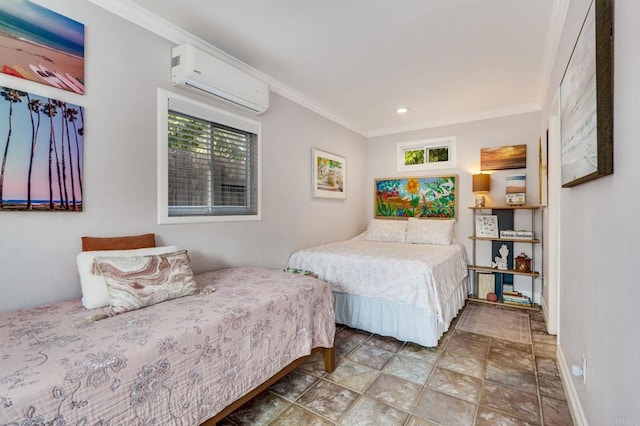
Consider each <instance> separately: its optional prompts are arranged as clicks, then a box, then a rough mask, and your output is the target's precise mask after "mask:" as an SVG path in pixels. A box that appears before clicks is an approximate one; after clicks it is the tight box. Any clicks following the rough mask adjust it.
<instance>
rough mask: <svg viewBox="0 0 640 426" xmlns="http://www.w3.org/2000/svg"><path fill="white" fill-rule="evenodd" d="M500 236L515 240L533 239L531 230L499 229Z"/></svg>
mask: <svg viewBox="0 0 640 426" xmlns="http://www.w3.org/2000/svg"><path fill="white" fill-rule="evenodd" d="M500 238H510V239H515V240H533V232H532V231H513V230H502V231H500Z"/></svg>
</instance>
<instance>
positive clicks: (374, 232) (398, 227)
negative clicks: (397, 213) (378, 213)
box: [364, 219, 407, 243]
mask: <svg viewBox="0 0 640 426" xmlns="http://www.w3.org/2000/svg"><path fill="white" fill-rule="evenodd" d="M406 236H407V221H406V220H404V219H403V220H394V219H371V221H370V222H369V226H368V227H367V233H366V235H365V237H364V239H365V240H368V241H384V242H391V243H404V242H405V239H406Z"/></svg>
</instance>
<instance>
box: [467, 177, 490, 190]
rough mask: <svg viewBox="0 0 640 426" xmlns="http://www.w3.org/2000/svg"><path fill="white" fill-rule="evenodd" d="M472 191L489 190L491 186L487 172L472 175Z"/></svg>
mask: <svg viewBox="0 0 640 426" xmlns="http://www.w3.org/2000/svg"><path fill="white" fill-rule="evenodd" d="M472 187H473V192H489V189H490V188H491V176H490V175H487V174H483V173H480V174H477V175H473V184H472Z"/></svg>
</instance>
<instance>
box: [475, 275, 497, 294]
mask: <svg viewBox="0 0 640 426" xmlns="http://www.w3.org/2000/svg"><path fill="white" fill-rule="evenodd" d="M495 292H496V276H495V275H493V274H482V273H478V299H486V298H487V295H488V294H489V293H495Z"/></svg>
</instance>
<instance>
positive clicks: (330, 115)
mask: <svg viewBox="0 0 640 426" xmlns="http://www.w3.org/2000/svg"><path fill="white" fill-rule="evenodd" d="M89 2H91V3H93V4H95V5H96V6H99V7H101V8H103V9H105V10H107V11H109V12H111V13H113V14H115V15H118V16H120V17H121V18H123V19H126V20H127V21H130V22H132V23H134V24H136V25H138V26H140V27H142V28H144V29H146V30H148V31H151V32H152V33H154V34H157V35H159V36H160V37H162V38H164V39H166V40H169V41H171V42H173V43H176V44H183V43H189V44H192V45H193V46H195V47H197V48H198V49H200V50H202V51H205V52H207V53H209V54H211V55H213V56H215V57H217V58H218V59H220V60H222V61H225V62H226V63H228V64H230V65H233V66H234V67H236V68H239V69H241V70H242V71H245V72H246V73H248V74H251V75H253V76H254V77H256V78H258V79H260V80H262V81H264V82H265V83H267V84H268V85H269V88H270V89H271V90H272V91H273V92H275V93H277V94H279V95H280V96H283V97H285V98H287V99H289V100H290V101H292V102H295V103H297V104H299V105H301V106H303V107H305V108H307V109H309V110H311V111H313V112H315V113H316V114H319V115H321V116H323V117H325V118H327V119H329V120H331V121H333V122H335V123H337V124H339V125H341V126H343V127H346V128H347V129H349V130H352V131H354V132H355V133H358V134H360V135H362V136H366V134H367V132H366V131H365V130H364V129H363V128H361V127H360V126H358V125H357V124H355V123H353V122H352V121H350V120H348V119H346V118H345V117H343V116H341V115H340V114H338V113H336V112H334V111H332V110H331V109H329V108H326V107H325V106H323V105H321V104H319V103H318V102H316V101H314V100H313V99H311V98H309V97H307V96H305V95H303V94H302V93H300V92H298V91H296V90H294V89H292V88H290V87H289V86H287V85H285V84H283V83H281V82H280V81H278V80H276V79H275V78H273V77H271V76H269V75H267V74H265V73H263V72H261V71H258V70H257V69H255V68H253V67H251V66H249V65H247V64H245V63H244V62H242V61H240V60H238V59H236V58H235V57H233V56H231V55H230V54H228V53H226V52H224V51H223V50H220V49H218V48H217V47H215V46H213V45H212V44H210V43H208V42H206V41H204V40H203V39H201V38H199V37H196V36H195V35H193V34H191V33H189V32H187V31H185V30H184V29H182V28H180V27H178V26H177V25H174V24H172V23H171V22H169V21H167V20H165V19H163V18H161V17H159V16H158V15H156V14H154V13H152V12H149V11H148V10H147V9H144V8H142V7H140V6H138V5H137V4H134V3H132V2H130V1H129V0H89Z"/></svg>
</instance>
